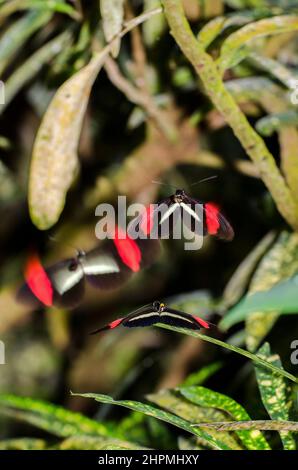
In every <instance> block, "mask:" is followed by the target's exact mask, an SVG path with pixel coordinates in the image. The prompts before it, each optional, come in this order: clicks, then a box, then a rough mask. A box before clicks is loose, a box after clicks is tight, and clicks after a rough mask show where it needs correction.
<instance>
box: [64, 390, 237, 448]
mask: <svg viewBox="0 0 298 470" xmlns="http://www.w3.org/2000/svg"><path fill="white" fill-rule="evenodd" d="M72 395H73V396H79V397H85V398H93V399H94V400H96V401H98V402H100V403H107V404H111V405H118V406H123V407H124V408H128V409H130V410H133V411H139V412H140V413H143V414H145V415H146V416H152V417H153V418H156V419H159V420H161V421H164V422H166V423H170V424H172V425H173V426H176V427H178V428H180V429H183V430H184V431H187V432H190V433H191V434H193V435H195V436H197V437H199V438H200V439H202V440H203V441H204V442H206V443H207V444H208V446H209V447H212V448H214V449H220V450H229V449H230V448H229V447H228V446H227V445H226V444H225V443H224V442H222V441H221V440H220V439H218V438H213V437H212V436H211V434H209V432H205V431H202V430H201V429H195V428H193V427H192V426H191V422H189V421H187V420H186V419H183V418H180V417H179V416H177V415H175V414H173V413H169V412H167V411H164V410H162V409H160V408H157V407H155V406H151V405H148V404H146V403H141V402H138V401H132V400H114V399H113V398H112V397H109V396H108V395H102V394H97V393H73V394H72Z"/></svg>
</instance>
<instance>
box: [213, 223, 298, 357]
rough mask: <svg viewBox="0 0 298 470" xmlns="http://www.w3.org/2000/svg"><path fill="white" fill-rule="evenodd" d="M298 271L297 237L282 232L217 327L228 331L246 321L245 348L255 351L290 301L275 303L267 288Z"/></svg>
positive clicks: (284, 311)
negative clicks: (245, 288)
mask: <svg viewBox="0 0 298 470" xmlns="http://www.w3.org/2000/svg"><path fill="white" fill-rule="evenodd" d="M297 271H298V236H297V234H294V233H288V232H282V233H281V234H280V236H279V237H278V239H277V240H276V242H275V243H274V245H273V246H272V247H271V249H270V250H269V251H268V253H267V254H266V255H265V256H264V257H263V258H262V260H261V262H260V263H259V266H258V268H257V270H256V272H255V274H254V276H253V278H252V281H251V284H250V286H249V294H248V295H247V296H246V297H245V298H244V300H243V301H242V302H240V303H239V304H238V305H236V307H234V308H233V309H232V310H230V311H229V312H228V313H227V314H226V315H225V316H224V318H223V319H222V320H221V322H220V327H221V328H223V329H227V328H229V327H230V326H232V325H234V324H235V323H238V322H239V321H243V320H244V319H246V318H247V323H246V332H247V336H246V341H247V345H248V348H249V349H250V350H254V349H256V348H257V346H258V344H259V343H260V341H261V340H262V338H264V336H265V335H266V334H267V333H268V331H269V330H270V329H271V328H272V326H273V324H274V323H275V321H276V319H277V318H278V316H279V314H280V313H289V309H288V308H287V304H288V303H289V302H290V298H287V297H279V298H278V297H277V298H276V301H277V302H274V297H272V296H271V295H270V294H269V293H268V289H270V288H271V287H272V286H274V285H275V284H278V282H279V281H280V280H282V279H287V278H289V277H291V276H292V275H293V274H294V273H295V272H297ZM276 288H278V287H277V286H276ZM278 289H279V288H278ZM274 291H275V290H274ZM292 300H294V299H292ZM296 305H297V302H296ZM270 308H271V310H270ZM292 312H293V311H292Z"/></svg>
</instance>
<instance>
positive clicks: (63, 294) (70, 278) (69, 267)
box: [46, 258, 85, 308]
mask: <svg viewBox="0 0 298 470" xmlns="http://www.w3.org/2000/svg"><path fill="white" fill-rule="evenodd" d="M46 272H47V273H48V276H49V278H50V280H51V284H52V287H53V291H54V305H56V306H59V307H68V308H71V307H75V306H77V305H78V304H79V303H80V302H81V300H82V298H83V296H84V291H85V281H84V271H83V268H82V266H81V264H80V263H77V261H76V259H72V258H69V259H66V260H63V261H60V262H59V263H56V264H54V265H53V266H50V267H49V268H47V269H46Z"/></svg>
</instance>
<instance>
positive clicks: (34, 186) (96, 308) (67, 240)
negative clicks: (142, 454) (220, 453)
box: [0, 0, 298, 450]
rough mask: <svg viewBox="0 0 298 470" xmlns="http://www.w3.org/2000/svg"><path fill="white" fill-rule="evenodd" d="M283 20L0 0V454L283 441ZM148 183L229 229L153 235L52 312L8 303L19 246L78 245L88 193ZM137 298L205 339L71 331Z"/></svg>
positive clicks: (291, 82)
mask: <svg viewBox="0 0 298 470" xmlns="http://www.w3.org/2000/svg"><path fill="white" fill-rule="evenodd" d="M182 7H183V9H182ZM184 14H185V16H184ZM189 26H190V27H189ZM169 27H170V29H171V31H172V36H171V35H170V34H169ZM297 30H298V1H295V0H279V1H277V0H276V1H275V0H251V1H250V0H225V1H224V0H200V1H199V0H183V1H182V0H181V1H180V0H163V1H161V2H160V1H159V0H144V1H140V0H126V1H123V0H113V1H112V0H109V1H105V0H92V1H87V0H69V1H66V0H65V1H64V0H57V1H56V0H55V1H53V0H51V1H46V0H22V1H20V0H2V1H0V78H1V80H2V81H3V83H4V87H5V103H4V104H0V126H1V129H0V215H1V224H0V243H1V251H0V285H1V291H0V339H1V340H2V341H4V343H5V347H6V351H5V352H6V364H5V365H0V368H1V371H0V372H1V376H0V392H1V396H0V414H1V422H0V438H1V440H0V449H44V448H51V449H138V448H142V449H145V448H155V449H177V448H181V449H197V450H198V449H270V448H272V449H282V448H283V449H294V448H296V444H297V440H296V437H295V436H296V434H295V433H294V432H293V431H297V423H296V422H295V420H297V417H298V413H297V408H296V407H297V400H295V399H293V396H295V394H297V384H296V383H295V382H297V366H295V365H294V364H291V362H290V354H291V349H290V344H291V343H292V341H293V340H294V339H296V338H297V337H298V336H297V335H298V327H297V320H296V318H297V317H296V316H295V314H296V313H298V300H297V298H298V297H297V275H298V264H297V263H298V250H297V230H298V157H297V148H298V131H297V106H298V104H297V103H296V101H295V96H297V81H298V40H297ZM178 46H179V47H178ZM213 174H217V175H218V179H217V180H216V181H215V182H212V183H211V182H210V183H208V184H202V185H197V186H193V187H192V188H190V186H191V184H192V183H193V182H196V181H197V180H199V179H201V178H204V177H208V176H210V175H213ZM152 180H159V181H161V180H162V181H163V182H165V183H168V184H169V185H172V186H175V187H183V188H185V189H186V190H187V191H189V192H191V194H192V195H193V196H194V197H197V198H199V199H200V200H204V201H208V200H215V201H217V202H218V203H219V204H220V206H221V207H223V210H224V212H225V213H226V214H227V216H228V218H229V219H230V220H231V222H232V224H233V226H234V228H235V232H236V237H235V240H234V241H233V243H231V244H224V243H220V242H218V241H216V240H214V239H211V238H210V239H209V238H208V239H206V241H205V243H204V246H203V248H202V249H201V250H199V251H198V252H192V251H190V252H187V251H184V250H183V245H182V243H181V242H180V241H177V240H171V241H166V242H163V253H162V255H161V257H160V259H159V260H158V262H157V263H155V264H154V265H153V266H151V267H150V269H147V270H145V271H143V272H141V273H140V274H138V275H137V276H135V277H134V278H133V279H132V280H131V281H130V282H129V283H128V284H127V285H125V286H123V287H122V288H121V289H119V290H117V291H114V292H103V291H94V290H93V291H90V292H87V295H86V298H85V300H84V303H83V304H82V305H81V306H80V307H78V308H76V309H75V310H72V311H69V312H67V311H62V310H58V309H44V310H38V311H35V312H34V311H32V309H31V308H30V307H28V306H24V305H22V304H19V303H17V301H16V298H15V292H16V288H17V286H18V285H19V283H20V282H21V279H22V270H23V265H24V261H25V258H26V256H27V254H28V251H29V249H30V247H32V246H34V247H36V248H37V249H38V250H39V252H40V253H41V255H42V259H43V261H44V263H45V264H46V263H50V262H53V261H56V260H59V259H63V258H64V257H67V256H69V255H72V253H73V252H74V249H73V246H79V247H80V248H83V249H88V248H90V247H93V246H94V245H95V244H96V243H98V242H97V240H96V239H95V235H94V226H95V223H96V220H95V218H94V210H95V207H96V205H97V204H98V203H100V202H112V203H115V202H116V198H117V196H118V195H126V196H127V197H128V200H129V201H133V202H135V201H138V202H142V203H145V204H147V203H149V202H154V201H156V200H158V199H161V198H163V197H165V196H168V195H169V193H171V191H172V189H171V188H170V187H167V186H164V185H163V186H159V185H156V184H153V183H152ZM28 207H29V209H28ZM53 240H55V241H53ZM156 298H160V299H165V300H168V301H169V303H171V304H172V305H173V306H175V307H178V308H180V309H182V310H185V311H187V312H190V313H194V314H199V315H200V316H203V317H204V318H207V319H210V320H211V321H212V322H213V323H218V324H219V328H218V329H216V328H213V329H212V330H211V333H210V335H211V336H213V337H214V338H212V337H209V339H208V337H207V340H206V337H205V338H204V335H200V334H196V333H194V334H188V335H183V334H181V333H187V332H185V331H180V330H179V329H178V330H177V329H174V331H176V333H175V332H174V331H167V330H165V329H137V330H132V331H126V330H124V329H123V330H122V329H121V328H119V330H115V331H113V332H111V333H110V334H105V335H102V336H98V337H92V338H91V337H89V335H88V333H89V332H90V331H92V330H93V329H94V326H98V325H99V323H100V324H101V323H102V324H104V323H105V322H107V321H109V320H111V319H112V318H118V317H119V316H120V315H123V314H125V313H127V312H129V311H131V310H133V309H134V308H136V307H138V306H140V305H142V304H146V303H147V302H151V301H153V300H155V299H156ZM289 313H290V314H291V315H287V314H289ZM265 339H266V340H267V339H268V341H269V343H270V346H269V344H268V343H267V342H266V343H264V341H265ZM218 346H222V347H218ZM245 346H246V347H247V349H248V351H247V350H244V349H243V348H244V347H245ZM239 348H240V349H239ZM231 351H234V352H236V353H239V354H232V353H231ZM255 351H257V352H256V355H257V357H256V356H255V354H253V353H254V352H255ZM272 351H274V353H275V352H276V351H278V354H279V355H277V354H273V353H272ZM243 356H246V357H247V358H249V359H252V361H246V359H244V358H243ZM279 356H280V357H279ZM258 358H260V359H258ZM280 358H281V359H280ZM262 360H263V361H266V363H268V361H269V364H271V366H272V367H271V368H270V367H269V368H268V367H266V363H265V367H264V362H263V365H262ZM245 361H246V362H245ZM281 363H283V364H284V366H285V367H284V369H285V370H284V369H283V368H282V365H281ZM288 379H290V380H288ZM70 390H73V391H75V392H77V393H78V394H81V395H82V396H89V397H92V398H94V399H95V400H85V399H84V398H82V396H77V397H75V398H74V397H72V396H70ZM103 393H104V394H106V395H103ZM260 395H261V396H260ZM111 396H113V398H111ZM144 396H145V397H147V398H146V400H147V401H145V398H144ZM24 397H30V398H24ZM126 397H130V398H131V399H129V400H126V399H125V398H126ZM43 400H44V401H43ZM98 403H100V405H99V404H98ZM113 405H120V408H119V409H116V408H118V407H114V406H113ZM123 407H124V408H126V409H127V408H128V409H129V410H130V411H127V410H126V411H124V410H122V408H123ZM87 416H89V417H87ZM11 418H13V419H11ZM230 421H231V422H232V423H231V424H234V425H235V424H237V423H236V422H238V421H239V423H238V424H239V426H240V427H238V428H237V427H236V428H234V429H232V430H228V429H227V428H226V429H223V430H222V431H218V429H220V423H222V422H224V423H225V424H227V423H228V422H230ZM240 421H241V423H240ZM279 421H282V423H280V425H279ZM242 422H244V423H242ZM258 422H259V424H260V423H262V425H263V429H264V431H262V430H261V431H260V430H258V429H259V428H257V427H254V426H256V424H255V423H258ZM169 423H170V424H171V425H170V426H169ZM193 424H199V426H198V427H197V426H192V425H193ZM204 424H205V425H206V426H204ZM213 425H214V427H212V426H213ZM32 426H35V427H36V428H38V429H40V430H41V431H42V433H41V435H40V436H39V435H38V434H37V432H38V431H36V429H35V430H34V431H33V429H32ZM208 426H209V427H208ZM216 426H217V427H216ZM241 426H244V427H241ZM250 426H251V427H250ZM295 426H296V427H295ZM266 429H275V431H272V432H268V433H267V431H266ZM43 431H47V432H48V433H49V435H50V437H47V438H45V437H44V433H43ZM265 431H266V433H265ZM276 431H278V432H276ZM20 436H25V437H20Z"/></svg>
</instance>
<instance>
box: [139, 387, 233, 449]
mask: <svg viewBox="0 0 298 470" xmlns="http://www.w3.org/2000/svg"><path fill="white" fill-rule="evenodd" d="M147 398H148V400H149V401H151V402H153V403H154V404H155V405H158V406H160V407H161V408H163V409H165V410H167V411H169V412H171V413H174V414H175V415H178V416H180V417H181V418H184V419H186V420H187V421H189V422H190V423H192V424H195V423H199V422H201V421H202V422H212V421H218V420H221V421H222V420H225V419H226V415H225V413H223V412H222V411H220V410H217V409H215V408H211V407H202V406H199V404H197V403H196V404H193V403H190V402H189V401H187V400H186V399H185V398H184V397H182V396H181V395H180V394H179V393H177V391H174V390H161V391H160V392H157V393H154V394H150V395H147ZM197 429H200V428H197ZM209 434H210V435H211V437H212V438H213V439H215V440H216V439H217V438H218V435H217V433H216V432H214V431H213V430H211V432H210V433H209ZM220 441H221V444H220V445H222V444H225V445H226V446H228V447H229V448H230V449H231V450H241V449H242V447H241V445H239V442H238V440H237V439H236V437H235V435H233V434H229V433H223V434H221V435H220ZM199 442H200V444H203V445H204V446H208V441H204V440H203V439H202V438H200V439H199Z"/></svg>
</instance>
